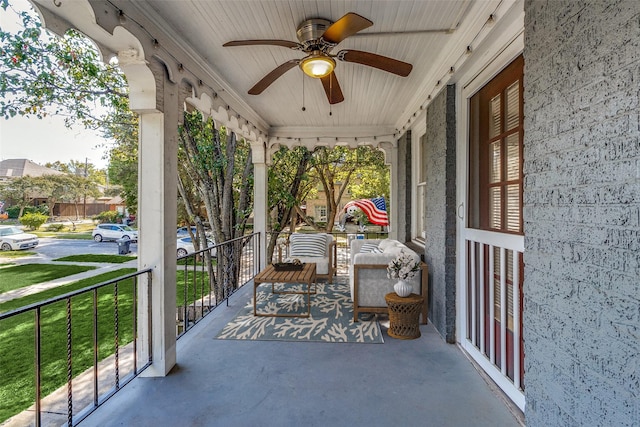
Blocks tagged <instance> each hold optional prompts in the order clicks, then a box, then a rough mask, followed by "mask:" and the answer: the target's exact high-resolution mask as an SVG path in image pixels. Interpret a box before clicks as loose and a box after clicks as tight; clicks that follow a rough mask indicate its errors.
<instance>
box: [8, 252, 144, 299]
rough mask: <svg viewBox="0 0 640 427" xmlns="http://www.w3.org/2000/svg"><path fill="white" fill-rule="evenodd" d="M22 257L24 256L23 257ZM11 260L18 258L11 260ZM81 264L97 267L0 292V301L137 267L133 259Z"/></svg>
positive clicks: (40, 262)
mask: <svg viewBox="0 0 640 427" xmlns="http://www.w3.org/2000/svg"><path fill="white" fill-rule="evenodd" d="M27 258H28V257H27ZM23 259H24V258H23ZM11 261H12V262H15V261H18V260H11ZM15 264H16V265H17V264H62V265H64V264H66V265H78V264H79V263H77V262H65V261H50V260H44V259H39V260H33V259H32V260H28V261H25V262H15ZM81 264H82V265H87V266H93V267H97V268H96V269H94V270H89V271H85V272H82V273H78V274H73V275H71V276H65V277H61V278H59V279H55V280H51V281H48V282H43V283H36V284H35V285H31V286H26V287H24V288H20V289H14V290H12V291H8V292H4V293H2V294H0V303H3V302H6V301H11V300H14V299H16V298H22V297H24V296H27V295H32V294H36V293H38V292H42V291H45V290H47V289H52V288H56V287H58V286H62V285H66V284H69V283H71V282H77V281H78V280H82V279H86V278H88V277H94V276H97V275H99V274H103V273H108V272H109V271H113V270H119V269H121V268H137V266H138V260H137V259H134V260H131V261H127V262H125V263H122V264H105V263H96V262H83V263H81Z"/></svg>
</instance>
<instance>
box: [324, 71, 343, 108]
mask: <svg viewBox="0 0 640 427" xmlns="http://www.w3.org/2000/svg"><path fill="white" fill-rule="evenodd" d="M320 80H322V87H324V92H325V93H326V94H327V99H328V100H329V104H337V103H339V102H342V101H344V95H343V94H342V89H340V84H339V83H338V78H337V77H336V73H333V72H332V73H331V74H329V75H328V76H325V77H323V78H321V79H320Z"/></svg>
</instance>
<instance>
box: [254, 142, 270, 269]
mask: <svg viewBox="0 0 640 427" xmlns="http://www.w3.org/2000/svg"><path fill="white" fill-rule="evenodd" d="M251 156H252V159H253V177H254V181H253V231H254V232H256V233H260V248H259V252H260V259H259V260H258V261H259V266H260V269H263V268H264V267H266V265H267V215H268V210H269V205H268V201H267V194H268V190H267V186H268V180H269V174H268V170H267V162H266V149H265V147H264V144H262V143H260V142H251Z"/></svg>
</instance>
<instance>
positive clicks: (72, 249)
mask: <svg viewBox="0 0 640 427" xmlns="http://www.w3.org/2000/svg"><path fill="white" fill-rule="evenodd" d="M129 249H130V250H131V253H130V254H129V255H133V256H136V255H137V254H138V244H137V243H132V244H131V245H130V247H129ZM30 252H35V253H36V255H31V256H26V257H20V258H13V259H12V260H11V262H14V263H16V264H25V263H34V262H36V263H37V262H49V261H51V260H53V259H56V258H62V257H65V256H69V255H84V254H92V255H118V244H117V243H116V242H100V243H98V242H94V241H93V240H74V239H53V238H50V237H42V238H40V244H38V246H36V247H35V248H33V249H31V250H30ZM0 258H2V253H1V252H0Z"/></svg>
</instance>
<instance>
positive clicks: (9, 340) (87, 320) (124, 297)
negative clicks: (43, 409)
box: [0, 268, 207, 423]
mask: <svg viewBox="0 0 640 427" xmlns="http://www.w3.org/2000/svg"><path fill="white" fill-rule="evenodd" d="M134 271H135V269H131V268H125V269H120V270H116V271H112V272H109V273H105V274H101V275H99V276H95V277H91V278H88V279H84V280H80V281H78V282H74V283H71V284H68V285H65V286H60V287H57V288H55V289H49V290H47V291H44V292H40V293H38V294H34V295H28V296H26V297H24V298H20V299H16V300H12V301H8V302H6V303H3V304H0V313H2V312H7V311H10V310H14V309H16V308H19V307H23V306H25V305H29V304H33V303H35V302H38V301H44V300H46V299H49V298H53V297H55V296H57V295H62V294H64V293H67V292H71V291H74V290H77V289H82V288H85V287H88V286H91V285H94V284H96V283H100V282H104V281H107V280H111V279H114V278H116V277H120V276H124V275H126V274H129V273H132V272H134ZM184 277H185V274H184V272H183V271H178V272H177V280H176V282H177V286H176V292H177V299H178V302H177V305H178V306H180V305H182V301H183V295H184V292H185V284H184ZM206 278H207V275H206V273H205V274H204V275H203V273H200V272H197V273H195V286H194V273H193V272H192V271H190V272H189V273H188V280H187V285H186V293H187V295H188V303H192V302H193V300H194V299H199V298H200V297H201V295H202V288H203V286H204V284H206V283H207V280H206ZM0 280H1V279H0ZM132 283H133V280H132V279H128V280H126V281H123V282H120V284H119V286H118V308H119V312H118V326H119V344H120V345H121V346H124V345H126V344H127V343H129V342H131V341H132V339H133V321H132V316H131V313H132V309H133V299H132V291H133V286H132ZM113 290H114V287H113V285H110V286H106V287H104V288H101V289H100V290H99V292H98V319H99V321H98V340H99V342H98V349H99V350H98V352H99V358H100V359H103V358H106V357H108V356H110V355H111V354H113V352H114V349H115V345H114V342H115V336H114V304H113ZM206 291H207V289H205V292H206ZM71 312H72V327H71V333H72V351H73V375H74V376H75V375H78V374H80V373H82V372H84V371H85V370H87V369H88V368H90V367H91V366H93V350H92V349H93V300H92V296H91V293H88V294H83V295H79V296H76V297H74V298H72V301H71ZM41 328H42V329H41V336H42V349H41V354H42V356H41V357H42V359H41V360H42V396H46V395H47V394H49V393H51V392H53V391H54V390H56V389H57V388H59V387H61V386H62V385H64V384H65V383H66V372H67V367H66V355H67V348H66V336H67V335H66V334H67V332H66V302H65V301H61V302H58V303H55V304H51V305H49V306H46V307H44V308H43V309H42V310H41ZM34 363H35V360H34V314H33V312H28V313H24V314H21V315H17V316H13V317H11V318H9V319H5V320H3V321H0V366H2V370H3V372H5V373H10V374H9V375H4V374H3V376H2V381H1V382H0V402H2V403H3V404H2V405H0V423H2V422H3V421H4V420H6V419H8V418H10V417H11V416H13V415H15V414H17V413H19V412H21V411H23V410H25V409H26V408H28V407H29V406H30V405H32V404H33V401H34V395H35V381H34Z"/></svg>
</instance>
